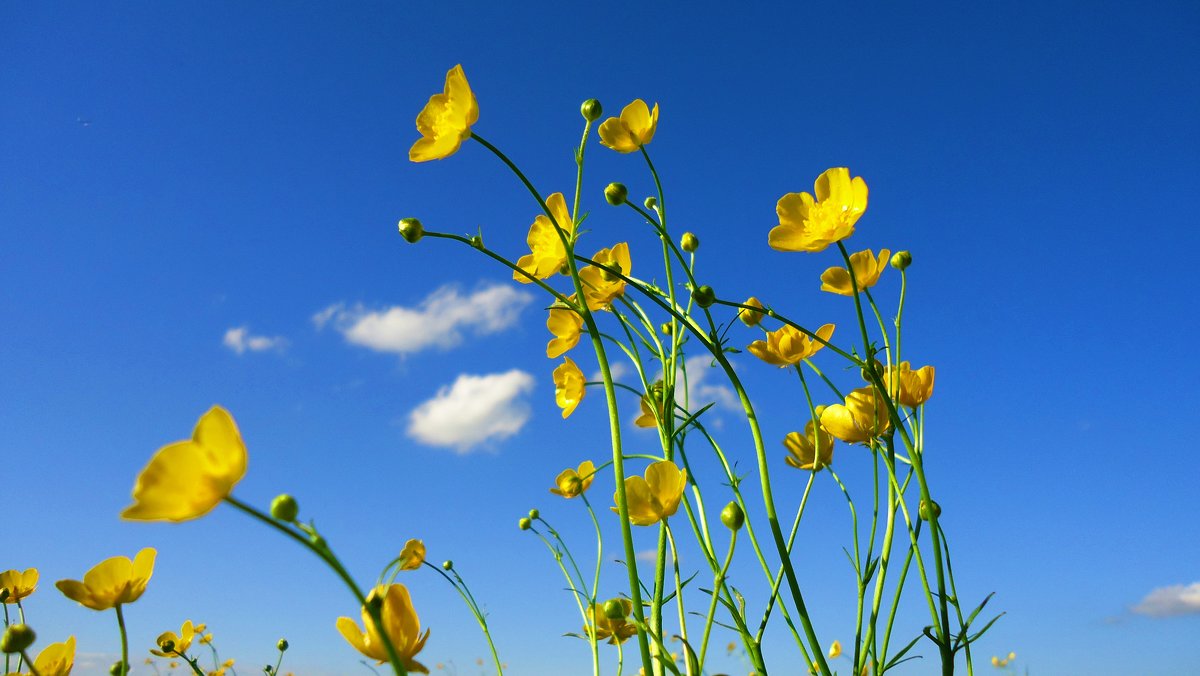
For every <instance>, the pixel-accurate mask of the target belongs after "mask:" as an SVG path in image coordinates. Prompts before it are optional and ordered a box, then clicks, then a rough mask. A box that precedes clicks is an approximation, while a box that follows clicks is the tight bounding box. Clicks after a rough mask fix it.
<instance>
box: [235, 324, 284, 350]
mask: <svg viewBox="0 0 1200 676" xmlns="http://www.w3.org/2000/svg"><path fill="white" fill-rule="evenodd" d="M222 343H224V345H225V347H227V348H229V349H231V350H233V351H234V352H236V353H238V354H245V353H246V351H247V350H249V351H250V352H266V351H267V350H282V349H283V348H284V347H286V346H287V339H286V338H284V337H283V336H254V335H251V334H250V329H249V328H248V327H245V326H238V327H235V328H232V329H229V330H228V331H226V332H225V338H224V339H223V340H222Z"/></svg>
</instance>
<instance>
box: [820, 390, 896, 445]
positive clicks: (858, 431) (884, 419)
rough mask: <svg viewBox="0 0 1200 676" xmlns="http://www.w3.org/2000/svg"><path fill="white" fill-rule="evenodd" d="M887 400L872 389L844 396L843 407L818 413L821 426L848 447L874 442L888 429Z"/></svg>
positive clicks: (841, 405) (830, 407) (840, 405)
mask: <svg viewBox="0 0 1200 676" xmlns="http://www.w3.org/2000/svg"><path fill="white" fill-rule="evenodd" d="M891 425H892V421H891V418H889V417H888V409H887V401H886V400H885V399H884V398H883V397H882V396H879V393H878V392H877V391H876V390H875V388H873V387H862V388H859V389H857V390H854V391H853V392H851V393H850V394H848V395H846V403H845V404H834V405H832V406H827V407H826V408H825V410H824V411H822V412H821V427H824V428H825V429H827V430H829V433H830V434H832V435H833V436H835V437H837V438H838V439H841V440H842V441H844V442H846V443H848V444H854V443H863V442H866V441H869V440H871V439H874V438H876V437H878V436H880V435H881V434H883V433H885V432H887V431H888V429H890V428H891Z"/></svg>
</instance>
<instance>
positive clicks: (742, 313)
mask: <svg viewBox="0 0 1200 676" xmlns="http://www.w3.org/2000/svg"><path fill="white" fill-rule="evenodd" d="M742 305H749V306H750V307H755V308H759V309H762V306H763V304H762V302H760V301H759V300H758V299H757V298H755V297H754V296H750V297H749V298H747V299H746V302H744V303H742ZM762 318H763V313H761V312H759V311H758V310H747V309H745V308H741V309H739V310H738V319H740V320H742V323H743V324H745V325H746V326H757V325H758V323H759V322H761V321H762Z"/></svg>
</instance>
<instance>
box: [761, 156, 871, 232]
mask: <svg viewBox="0 0 1200 676" xmlns="http://www.w3.org/2000/svg"><path fill="white" fill-rule="evenodd" d="M813 187H814V189H815V192H816V193H817V197H816V199H815V200H814V199H813V196H812V195H810V194H808V193H806V192H801V193H795V192H790V193H788V194H786V195H784V196H783V197H781V198H779V203H778V204H777V205H776V206H775V212H776V213H777V214H779V225H777V226H775V227H774V228H772V229H771V234H770V236H769V237H768V240H767V241H768V243H770V245H771V248H772V249H776V250H778V251H812V252H816V251H824V250H825V247H827V246H829V245H830V244H833V243H834V242H840V241H841V240H843V239H846V238H847V237H849V236H850V235H852V234H854V224H855V223H857V222H858V218H859V216H862V214H863V212H864V211H866V209H867V184H866V183H865V182H864V181H863V180H862V178H861V177H858V176H856V177H854V180H851V179H850V170H849V169H847V168H846V167H834V168H833V169H828V170H826V171H825V173H823V174H821V175H820V176H818V177H817V180H816V183H815V184H814V186H813Z"/></svg>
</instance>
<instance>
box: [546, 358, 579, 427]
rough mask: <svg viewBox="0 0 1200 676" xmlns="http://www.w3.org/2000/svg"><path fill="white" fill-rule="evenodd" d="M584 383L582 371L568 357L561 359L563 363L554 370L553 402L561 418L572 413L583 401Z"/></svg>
mask: <svg viewBox="0 0 1200 676" xmlns="http://www.w3.org/2000/svg"><path fill="white" fill-rule="evenodd" d="M585 382H586V381H585V380H584V379H583V371H580V370H579V367H578V366H576V365H575V362H573V361H571V358H570V357H563V363H561V364H559V365H558V368H556V369H554V401H555V402H557V403H558V407H559V408H561V409H562V417H564V418H566V417H568V416H570V415H571V414H572V413H574V412H575V407H576V406H578V405H579V402H581V401H583V394H584V383H585Z"/></svg>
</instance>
